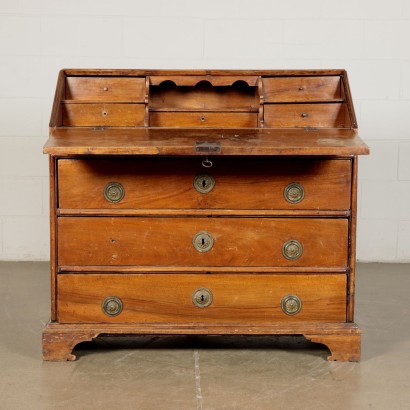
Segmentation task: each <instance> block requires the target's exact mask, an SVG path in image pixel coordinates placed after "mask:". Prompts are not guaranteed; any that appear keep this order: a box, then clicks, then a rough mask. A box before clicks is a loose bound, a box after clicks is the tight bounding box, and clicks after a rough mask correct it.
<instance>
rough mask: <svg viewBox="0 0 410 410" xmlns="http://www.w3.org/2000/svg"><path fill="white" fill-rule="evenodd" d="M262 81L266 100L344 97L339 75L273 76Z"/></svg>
mask: <svg viewBox="0 0 410 410" xmlns="http://www.w3.org/2000/svg"><path fill="white" fill-rule="evenodd" d="M262 81H263V93H264V100H265V102H288V101H294V102H297V101H311V100H319V101H320V100H321V101H323V100H325V101H326V100H338V99H341V98H342V87H341V79H340V77H339V76H326V77H271V78H264V79H263V80H262Z"/></svg>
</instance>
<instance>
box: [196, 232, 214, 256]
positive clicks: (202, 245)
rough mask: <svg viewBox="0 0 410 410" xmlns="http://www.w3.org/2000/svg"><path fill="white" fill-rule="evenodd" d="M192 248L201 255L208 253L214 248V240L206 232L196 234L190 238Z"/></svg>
mask: <svg viewBox="0 0 410 410" xmlns="http://www.w3.org/2000/svg"><path fill="white" fill-rule="evenodd" d="M192 244H193V245H194V248H195V249H196V250H197V251H198V252H201V253H205V252H209V251H210V250H211V249H212V247H213V246H214V238H213V237H212V235H211V234H209V233H208V232H206V231H201V232H198V233H197V234H196V235H194V237H193V238H192Z"/></svg>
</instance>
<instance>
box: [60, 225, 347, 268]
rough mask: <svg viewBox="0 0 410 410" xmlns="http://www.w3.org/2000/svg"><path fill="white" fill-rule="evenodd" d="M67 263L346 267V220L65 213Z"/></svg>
mask: <svg viewBox="0 0 410 410" xmlns="http://www.w3.org/2000/svg"><path fill="white" fill-rule="evenodd" d="M58 237H59V242H58V261H59V264H60V265H61V266H106V265H111V266H126V265H130V266H132V265H139V266H249V267H258V266H260V267H263V266H273V267H302V266H306V267H346V266H347V248H348V242H347V241H348V220H347V219H326V218H230V217H224V218H180V217H175V218H167V217H151V218H143V217H120V218H119V217H60V218H59V219H58Z"/></svg>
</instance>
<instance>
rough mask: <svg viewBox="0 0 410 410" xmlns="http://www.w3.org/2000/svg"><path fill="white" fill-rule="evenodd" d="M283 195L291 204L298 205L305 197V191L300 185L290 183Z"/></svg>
mask: <svg viewBox="0 0 410 410" xmlns="http://www.w3.org/2000/svg"><path fill="white" fill-rule="evenodd" d="M283 195H284V196H285V199H286V200H287V201H288V202H290V203H291V204H298V203H299V202H301V201H302V200H303V198H304V197H305V190H304V188H303V186H302V185H301V184H299V183H297V182H292V183H291V184H289V185H288V186H287V187H286V188H285V190H284V191H283Z"/></svg>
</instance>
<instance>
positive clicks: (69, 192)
mask: <svg viewBox="0 0 410 410" xmlns="http://www.w3.org/2000/svg"><path fill="white" fill-rule="evenodd" d="M170 171H172V172H170ZM203 174H206V175H210V176H212V177H213V178H214V181H215V187H214V188H213V189H212V190H211V191H210V192H209V193H200V192H198V191H197V190H196V189H195V188H194V179H195V177H196V176H197V175H203ZM58 180H59V208H68V209H76V208H78V209H104V208H105V209H112V210H116V209H117V210H119V209H136V210H138V209H167V208H172V209H221V210H223V209H248V210H255V211H256V210H258V209H266V210H267V209H272V210H273V209H277V210H284V209H287V210H308V209H311V210H346V209H349V208H350V190H351V187H350V181H351V160H349V159H346V160H320V159H303V160H297V159H294V158H293V159H283V158H280V157H272V158H263V159H246V160H244V159H241V158H236V159H230V158H215V159H213V166H212V168H210V169H206V168H204V167H203V166H202V159H200V158H185V159H180V158H158V159H150V158H137V159H135V158H134V159H127V158H115V159H86V160H84V159H62V160H59V161H58ZM112 181H116V182H119V183H120V184H121V185H122V186H123V187H124V190H125V195H124V198H123V199H122V200H121V201H120V202H117V203H112V202H109V201H108V200H107V199H105V197H104V188H105V186H106V185H107V184H108V183H110V182H112ZM294 182H297V183H299V184H301V185H302V187H303V189H304V198H303V199H302V200H301V202H299V203H290V202H288V201H287V200H286V199H285V195H284V192H285V188H286V187H287V186H288V185H289V184H291V183H294Z"/></svg>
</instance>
